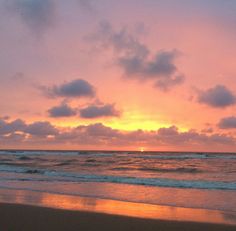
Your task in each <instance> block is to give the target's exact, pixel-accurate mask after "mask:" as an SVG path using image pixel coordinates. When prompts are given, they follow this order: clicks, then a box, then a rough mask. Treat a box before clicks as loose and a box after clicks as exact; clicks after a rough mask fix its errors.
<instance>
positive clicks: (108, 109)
mask: <svg viewBox="0 0 236 231" xmlns="http://www.w3.org/2000/svg"><path fill="white" fill-rule="evenodd" d="M79 112H80V117H82V118H88V119H89V118H98V117H111V116H119V115H120V113H119V112H118V111H117V110H116V109H115V106H114V104H105V105H90V106H88V107H85V108H83V109H81V110H80V111H79Z"/></svg>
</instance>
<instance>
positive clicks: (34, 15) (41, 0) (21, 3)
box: [5, 0, 55, 35]
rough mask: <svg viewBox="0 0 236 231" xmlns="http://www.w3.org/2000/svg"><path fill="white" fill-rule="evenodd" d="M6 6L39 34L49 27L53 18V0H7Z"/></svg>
mask: <svg viewBox="0 0 236 231" xmlns="http://www.w3.org/2000/svg"><path fill="white" fill-rule="evenodd" d="M5 2H6V6H7V8H8V9H9V10H10V11H11V12H13V13H14V14H16V15H17V16H19V17H20V18H21V20H22V21H23V22H24V24H25V25H27V26H28V27H29V29H30V30H31V31H33V32H34V33H36V34H37V35H40V34H42V33H44V32H45V31H46V30H47V29H48V28H50V27H51V26H52V25H53V23H54V19H55V4H54V1H53V0H7V1H5Z"/></svg>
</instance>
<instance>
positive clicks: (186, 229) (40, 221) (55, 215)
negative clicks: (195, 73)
mask: <svg viewBox="0 0 236 231" xmlns="http://www.w3.org/2000/svg"><path fill="white" fill-rule="evenodd" d="M31 230H32V231H54V230H55V231H62V230H63V231H72V230H73V231H75V230H78V231H99V230H103V231H118V230H119V231H126V230H130V231H135V230H137V231H139V230H140V231H141V230H142V231H149V230H150V231H154V230H160V231H162V230H163V231H164V230H165V231H170V230H181V231H197V230H199V231H200V230H201V231H203V230H207V231H220V230H222V231H223V230H224V231H231V230H232V231H235V230H236V226H231V225H219V224H204V223H193V222H175V221H162V220H151V219H141V218H133V217H132V218H131V217H125V216H117V215H106V214H101V213H89V212H81V211H69V210H61V209H51V208H44V207H37V206H30V205H19V204H5V203H0V231H31Z"/></svg>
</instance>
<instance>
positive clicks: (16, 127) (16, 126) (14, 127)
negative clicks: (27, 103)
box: [0, 118, 27, 134]
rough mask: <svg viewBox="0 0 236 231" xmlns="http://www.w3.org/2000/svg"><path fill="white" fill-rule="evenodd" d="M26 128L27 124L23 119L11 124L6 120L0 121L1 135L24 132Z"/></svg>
mask: <svg viewBox="0 0 236 231" xmlns="http://www.w3.org/2000/svg"><path fill="white" fill-rule="evenodd" d="M26 127H27V126H26V124H25V122H24V121H23V120H21V119H17V120H14V121H11V122H7V121H6V118H2V119H0V134H9V133H12V132H18V131H23V130H24V129H25V128H26Z"/></svg>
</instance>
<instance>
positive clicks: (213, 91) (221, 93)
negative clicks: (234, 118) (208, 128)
mask: <svg viewBox="0 0 236 231" xmlns="http://www.w3.org/2000/svg"><path fill="white" fill-rule="evenodd" d="M198 102H199V103H204V104H207V105H208V106H211V107H216V108H225V107H227V106H231V105H234V104H235V103H236V97H235V95H234V94H233V93H232V92H231V91H230V90H229V89H228V88H227V87H225V86H223V85H216V86H215V87H213V88H209V89H208V90H206V91H202V92H200V93H199V95H198Z"/></svg>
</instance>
